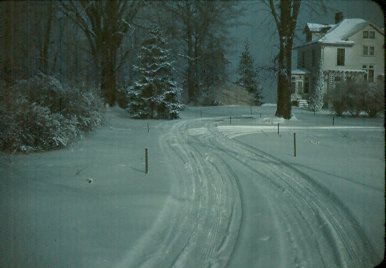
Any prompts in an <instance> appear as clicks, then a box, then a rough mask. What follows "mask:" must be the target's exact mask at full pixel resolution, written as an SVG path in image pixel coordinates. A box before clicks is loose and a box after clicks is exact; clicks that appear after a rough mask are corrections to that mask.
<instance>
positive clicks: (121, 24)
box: [61, 0, 143, 105]
mask: <svg viewBox="0 0 386 268" xmlns="http://www.w3.org/2000/svg"><path fill="white" fill-rule="evenodd" d="M142 4H143V1H142V0H133V1H109V0H100V1H90V0H84V1H75V0H68V1H61V7H62V10H63V12H64V13H65V14H67V15H68V16H69V17H70V18H71V19H72V20H73V21H74V22H75V23H76V24H77V25H78V26H79V27H80V29H81V30H82V31H83V33H84V35H85V36H86V38H87V41H88V44H89V48H90V53H91V55H92V57H93V59H94V62H95V64H96V65H97V66H98V67H99V71H100V88H101V91H102V94H103V96H104V98H105V101H106V103H108V104H110V105H114V103H115V94H116V78H117V67H118V66H120V63H119V62H118V60H122V59H117V58H118V57H119V56H120V55H118V53H117V52H118V49H119V48H120V46H121V45H122V40H123V38H124V37H125V36H126V35H127V34H128V30H129V28H130V26H131V25H132V23H133V21H134V19H135V16H136V15H137V13H138V10H139V9H140V7H141V6H142ZM122 55H127V53H122Z"/></svg>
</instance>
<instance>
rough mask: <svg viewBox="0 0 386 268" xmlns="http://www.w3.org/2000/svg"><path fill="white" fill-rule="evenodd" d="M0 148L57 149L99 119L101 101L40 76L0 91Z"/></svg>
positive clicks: (84, 92) (92, 126)
mask: <svg viewBox="0 0 386 268" xmlns="http://www.w3.org/2000/svg"><path fill="white" fill-rule="evenodd" d="M0 100H1V102H0V149H1V150H5V151H21V152H29V151H42V150H51V149H59V148H63V147H65V146H67V145H69V144H70V143H71V142H73V141H75V140H76V139H77V138H78V137H79V136H80V134H81V132H85V131H90V130H91V129H92V128H94V127H96V126H98V125H99V124H100V123H101V120H102V114H101V108H100V107H102V102H101V101H100V99H99V97H96V95H95V94H93V93H92V92H90V91H80V90H78V89H75V88H69V87H64V86H63V85H62V84H61V83H60V82H59V81H58V80H57V79H55V78H53V77H50V76H47V75H43V74H39V75H37V76H34V77H32V78H31V79H29V80H23V81H19V82H18V83H16V84H15V85H13V86H12V87H10V88H2V89H1V90H0Z"/></svg>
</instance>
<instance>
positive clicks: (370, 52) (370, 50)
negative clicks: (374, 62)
mask: <svg viewBox="0 0 386 268" xmlns="http://www.w3.org/2000/svg"><path fill="white" fill-rule="evenodd" d="M369 55H370V56H374V47H373V46H370V47H369Z"/></svg>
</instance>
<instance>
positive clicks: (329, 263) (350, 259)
mask: <svg viewBox="0 0 386 268" xmlns="http://www.w3.org/2000/svg"><path fill="white" fill-rule="evenodd" d="M210 131H211V133H212V135H213V137H215V138H213V141H216V142H218V145H217V147H218V149H219V150H222V148H227V150H223V151H224V153H226V154H227V155H228V156H230V157H232V158H234V159H235V160H238V159H244V160H245V159H248V160H249V161H251V160H252V159H254V161H255V162H256V161H259V162H262V163H268V164H263V165H259V167H258V169H259V172H260V173H261V172H262V169H263V170H264V173H265V176H263V177H265V178H267V174H271V175H270V176H268V177H269V178H270V179H269V180H267V179H265V183H269V184H271V186H272V187H271V188H272V189H275V188H276V191H277V192H280V191H282V192H284V193H286V194H285V198H286V199H287V201H288V202H283V203H282V205H284V206H282V207H281V208H279V210H281V213H282V214H281V215H282V217H283V220H284V221H283V223H284V224H285V225H287V228H289V229H288V231H289V232H288V235H289V240H290V241H291V243H292V245H293V249H294V263H295V265H296V266H299V267H303V266H304V267H311V266H312V267H314V266H315V265H316V266H318V267H319V266H320V265H322V267H358V268H361V267H372V265H374V264H375V260H376V256H374V254H373V252H374V251H373V250H372V246H371V244H370V242H369V241H368V239H367V237H366V236H365V235H364V233H363V231H362V230H361V228H360V226H359V224H358V222H357V221H356V220H355V218H354V217H353V216H352V214H351V213H350V211H349V210H348V209H347V208H346V207H345V206H344V205H343V204H342V203H341V202H340V201H339V199H338V198H337V197H335V196H334V195H333V194H332V193H331V192H330V191H328V189H326V188H324V187H322V186H321V185H319V184H318V183H317V182H315V181H314V180H313V179H312V178H311V177H309V176H307V175H306V174H304V173H302V172H301V171H299V170H297V169H296V168H293V167H291V166H290V165H288V164H286V163H284V162H282V161H280V160H279V159H277V158H275V157H273V156H271V155H268V154H266V153H265V152H262V151H259V150H257V149H256V148H253V149H252V148H251V147H248V146H246V145H245V144H243V143H241V142H238V141H235V140H233V139H229V138H227V137H226V136H225V135H224V134H222V133H221V132H219V131H218V128H214V127H212V128H210ZM228 134H229V133H228ZM229 135H233V136H234V133H232V134H229ZM261 160H262V161H261ZM240 162H244V165H245V166H246V168H249V169H254V170H256V172H257V168H256V166H253V165H249V164H247V163H245V161H240ZM289 211H290V212H289ZM299 226H300V227H299ZM305 230H308V233H309V234H310V237H309V238H308V240H306V241H304V239H307V237H304V235H303V233H304V231H305ZM300 245H302V246H300ZM310 246H316V247H317V249H318V250H317V251H316V252H311V251H310V250H309V248H311V247H310ZM299 247H301V248H300V250H299ZM318 255H319V256H318ZM309 260H319V263H313V264H312V265H310V263H309ZM316 266H315V267H316Z"/></svg>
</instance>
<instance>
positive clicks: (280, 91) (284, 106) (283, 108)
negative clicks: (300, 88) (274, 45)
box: [276, 44, 292, 119]
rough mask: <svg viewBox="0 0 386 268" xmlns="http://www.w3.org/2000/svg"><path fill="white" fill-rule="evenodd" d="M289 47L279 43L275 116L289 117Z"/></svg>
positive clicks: (290, 55)
mask: <svg viewBox="0 0 386 268" xmlns="http://www.w3.org/2000/svg"><path fill="white" fill-rule="evenodd" d="M291 49H292V46H288V45H287V46H285V45H284V44H280V52H279V57H278V68H279V70H278V82H277V108H276V116H278V117H283V118H285V119H290V118H291V112H292V111H291V108H292V107H291V57H292V54H291Z"/></svg>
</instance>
